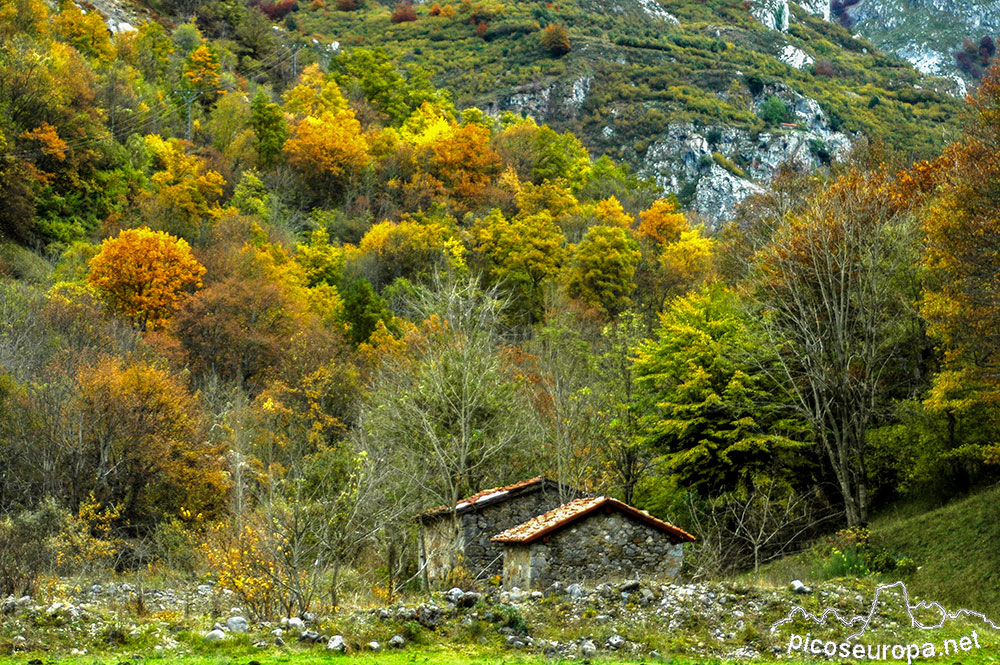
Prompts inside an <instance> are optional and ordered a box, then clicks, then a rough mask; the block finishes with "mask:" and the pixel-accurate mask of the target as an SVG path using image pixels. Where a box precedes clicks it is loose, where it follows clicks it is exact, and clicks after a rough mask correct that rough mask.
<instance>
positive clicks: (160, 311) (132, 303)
mask: <svg viewBox="0 0 1000 665" xmlns="http://www.w3.org/2000/svg"><path fill="white" fill-rule="evenodd" d="M204 274H205V267H204V266H203V265H201V264H200V263H198V260H197V259H195V258H194V256H193V255H192V254H191V248H190V246H189V245H188V244H187V242H185V241H184V240H182V239H180V238H176V237H174V236H172V235H170V234H168V233H164V232H163V231H153V230H151V229H149V228H146V227H143V228H138V229H126V230H124V231H122V232H121V233H119V234H118V236H117V237H115V238H108V239H107V240H105V241H104V242H103V243H101V250H100V252H98V254H97V255H96V256H95V257H94V258H92V259H91V260H90V273H89V274H88V275H87V281H88V282H90V284H92V285H93V286H94V287H96V288H97V289H99V290H100V291H101V293H102V295H103V296H104V300H105V302H106V303H107V305H108V307H109V309H111V311H112V312H114V313H115V314H117V315H119V316H123V317H125V318H126V319H128V320H129V321H130V322H131V323H132V326H133V327H134V328H136V329H137V330H141V331H146V330H152V329H155V328H158V327H160V326H162V325H163V324H164V323H165V322H166V321H167V320H168V319H169V318H170V316H171V314H172V313H173V311H174V309H175V308H176V307H177V305H178V303H180V301H181V300H183V299H184V298H185V297H186V296H187V290H188V289H190V288H198V287H200V286H201V277H202V275H204Z"/></svg>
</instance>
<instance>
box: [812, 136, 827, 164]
mask: <svg viewBox="0 0 1000 665" xmlns="http://www.w3.org/2000/svg"><path fill="white" fill-rule="evenodd" d="M809 152H811V153H812V154H813V155H815V156H816V159H818V160H819V161H820V162H821V163H823V164H829V163H830V159H831V156H830V150H829V149H828V148H827V147H826V143H825V142H824V141H823V140H822V139H809Z"/></svg>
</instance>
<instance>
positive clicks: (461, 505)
mask: <svg viewBox="0 0 1000 665" xmlns="http://www.w3.org/2000/svg"><path fill="white" fill-rule="evenodd" d="M546 482H552V481H549V480H548V479H547V478H546V477H545V476H536V477H534V478H529V479H528V480H522V481H520V482H516V483H514V484H512V485H505V486H504V487H492V488H490V489H488V490H480V491H478V492H476V493H475V494H473V495H471V496H467V497H465V498H464V499H462V500H461V501H459V502H458V503H457V504H455V510H456V511H457V512H460V513H461V512H465V511H466V510H471V509H472V508H473V507H475V506H476V505H480V506H482V505H486V504H489V503H493V502H494V501H502V500H506V499H508V498H510V496H509V495H511V494H517V493H520V491H521V490H527V489H529V488H532V487H534V486H535V485H542V484H544V483H546ZM448 512H450V509H449V508H448V506H438V507H437V508H431V509H430V510H426V511H424V512H423V513H421V517H434V516H436V515H443V514H445V513H448Z"/></svg>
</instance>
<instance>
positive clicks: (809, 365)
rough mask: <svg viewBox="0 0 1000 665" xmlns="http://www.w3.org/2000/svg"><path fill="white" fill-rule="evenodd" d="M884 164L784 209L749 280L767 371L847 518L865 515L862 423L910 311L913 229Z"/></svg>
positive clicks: (884, 380)
mask: <svg viewBox="0 0 1000 665" xmlns="http://www.w3.org/2000/svg"><path fill="white" fill-rule="evenodd" d="M893 189H894V183H893V180H892V178H890V177H889V176H888V175H887V174H886V173H885V172H884V171H876V172H873V173H860V172H857V171H851V172H849V173H847V174H845V175H843V176H842V177H840V178H839V179H838V180H837V181H835V182H834V183H832V184H831V185H830V186H829V188H828V189H827V190H825V191H823V192H821V193H820V194H819V195H817V196H814V197H813V198H811V199H810V200H809V202H808V204H807V206H806V208H805V210H804V211H803V213H802V214H801V216H790V217H789V218H787V219H786V220H785V221H784V222H783V223H782V225H781V226H780V227H779V228H778V229H777V230H776V231H775V232H774V234H773V236H772V238H771V241H770V243H769V244H768V245H767V246H766V247H764V248H763V249H761V250H759V251H758V252H757V253H756V254H755V256H754V259H753V265H752V268H753V278H752V280H751V282H750V285H751V294H752V300H753V302H754V304H755V306H756V314H755V316H758V317H759V318H760V321H761V323H762V325H763V329H764V331H765V336H764V340H765V345H766V346H767V348H768V350H769V352H770V353H771V354H773V355H774V356H775V357H776V358H777V359H778V361H777V363H776V364H775V365H774V366H773V367H774V370H768V371H773V376H774V379H775V381H776V383H777V384H779V385H781V386H783V387H784V390H785V391H787V392H786V394H787V395H788V397H789V399H790V400H791V403H792V404H793V405H794V407H795V410H796V412H797V414H798V416H799V417H800V418H802V419H803V420H805V421H806V422H808V423H809V425H810V426H811V427H812V429H813V432H814V436H815V437H816V440H817V442H818V443H819V445H820V449H821V450H822V451H823V453H824V454H825V455H826V457H827V459H828V461H829V463H830V467H831V468H832V470H833V473H834V476H835V478H836V482H837V486H838V488H839V490H840V492H841V495H842V498H843V501H844V509H845V512H846V516H847V522H848V524H849V525H851V526H855V525H861V524H865V523H866V522H867V521H868V517H869V509H870V506H871V497H870V495H869V478H868V457H867V456H868V429H869V428H870V427H871V425H872V424H873V423H874V422H876V419H877V418H878V416H879V413H880V410H881V409H883V408H884V407H885V399H886V396H887V394H888V391H889V389H890V388H891V387H892V385H891V384H892V383H893V382H894V381H890V377H892V376H893V375H892V370H893V362H894V359H896V358H898V357H900V356H905V353H904V348H905V346H906V345H908V344H909V341H910V339H912V337H910V335H911V333H912V331H913V327H914V326H913V323H914V320H915V319H914V316H915V311H914V303H913V300H914V299H913V296H912V294H913V293H914V292H915V286H914V284H915V282H914V280H915V279H916V275H915V273H914V270H915V266H916V265H917V263H918V257H917V254H916V251H917V249H916V234H915V232H914V231H915V223H914V221H913V216H912V214H911V213H910V211H909V210H908V209H907V207H905V206H901V205H900V204H899V200H898V199H897V197H895V196H893V195H892V193H893Z"/></svg>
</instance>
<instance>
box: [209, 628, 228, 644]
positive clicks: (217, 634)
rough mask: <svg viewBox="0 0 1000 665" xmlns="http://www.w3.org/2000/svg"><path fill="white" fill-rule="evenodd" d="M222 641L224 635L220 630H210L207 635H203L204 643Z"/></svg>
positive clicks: (224, 637)
mask: <svg viewBox="0 0 1000 665" xmlns="http://www.w3.org/2000/svg"><path fill="white" fill-rule="evenodd" d="M224 639H226V634H225V633H224V632H222V631H221V630H219V629H218V628H216V629H215V630H210V631H208V632H207V633H205V641H206V642H220V641H222V640H224Z"/></svg>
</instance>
